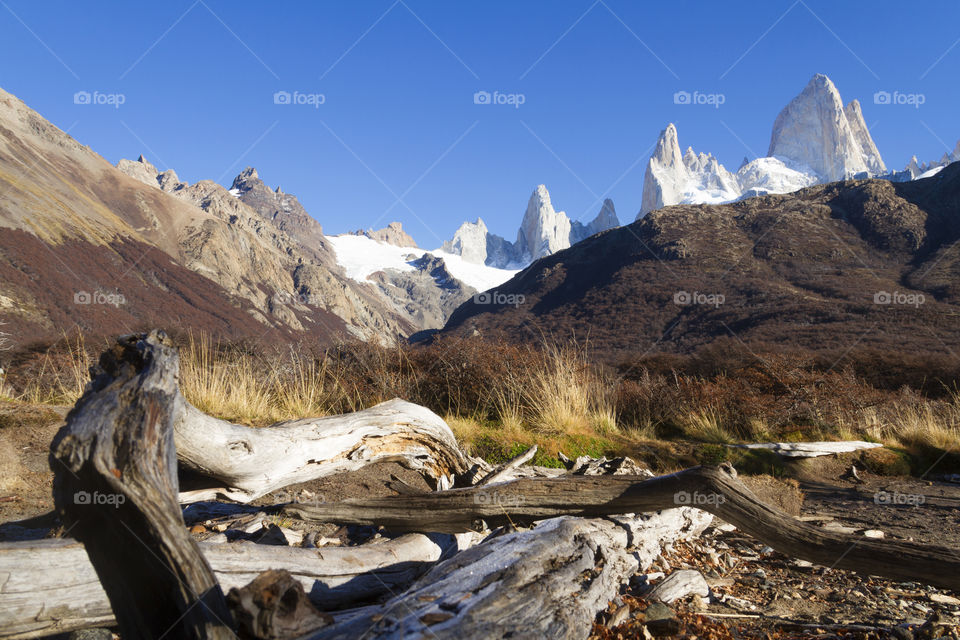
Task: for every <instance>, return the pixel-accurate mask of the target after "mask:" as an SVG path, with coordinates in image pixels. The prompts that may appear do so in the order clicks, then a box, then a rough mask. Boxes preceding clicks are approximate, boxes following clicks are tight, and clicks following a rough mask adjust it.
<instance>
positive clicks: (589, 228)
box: [570, 198, 620, 245]
mask: <svg viewBox="0 0 960 640" xmlns="http://www.w3.org/2000/svg"><path fill="white" fill-rule="evenodd" d="M619 226H620V219H619V218H617V212H616V209H614V207H613V200H611V199H610V198H607V199H606V200H604V201H603V205H601V207H600V212H599V213H597V216H596V217H595V218H594V219H593V220H591V221H590V222H589V223H587V224H586V225H584V224H582V223H580V222H578V221H574V222H572V223H571V230H570V244H571V245H574V244H576V243H578V242H580V241H581V240H585V239H586V238H589V237H590V236H592V235H596V234H598V233H600V232H601V231H606V230H607V229H614V228H616V227H619Z"/></svg>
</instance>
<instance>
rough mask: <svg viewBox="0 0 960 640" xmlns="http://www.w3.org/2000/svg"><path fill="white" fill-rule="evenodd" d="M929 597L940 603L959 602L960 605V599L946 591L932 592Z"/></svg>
mask: <svg viewBox="0 0 960 640" xmlns="http://www.w3.org/2000/svg"><path fill="white" fill-rule="evenodd" d="M927 598H928V599H929V600H931V601H933V602H938V603H940V604H957V605H960V599H958V598H954V597H953V596H948V595H946V594H945V593H931V594H930V595H929V596H927Z"/></svg>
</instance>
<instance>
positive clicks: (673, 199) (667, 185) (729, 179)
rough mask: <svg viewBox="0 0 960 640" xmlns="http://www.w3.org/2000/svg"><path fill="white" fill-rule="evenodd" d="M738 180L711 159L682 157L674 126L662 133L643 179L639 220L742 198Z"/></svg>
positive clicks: (688, 154)
mask: <svg viewBox="0 0 960 640" xmlns="http://www.w3.org/2000/svg"><path fill="white" fill-rule="evenodd" d="M740 193H741V188H740V184H739V182H738V180H737V177H736V176H735V175H733V174H732V173H730V172H729V171H727V169H726V168H725V167H724V166H723V165H722V164H720V163H719V162H718V161H717V159H716V158H714V157H713V156H712V155H709V154H705V153H700V154H699V155H697V154H695V153H694V151H693V148H691V147H688V148H687V152H686V153H685V154H683V155H681V154H680V142H679V139H678V136H677V128H676V127H675V126H674V124H673V123H672V122H671V123H670V124H668V125H667V128H666V129H664V130H663V131H661V132H660V137H659V138H658V139H657V146H656V148H654V151H653V154H652V155H651V156H650V160H649V161H648V162H647V170H646V173H645V174H644V179H643V200H642V203H641V209H640V216H638V217H642V216H644V215H646V214H647V213H649V212H650V211H653V210H654V209H660V208H661V207H665V206H668V205H671V204H681V203H685V204H686V203H696V204H711V203H712V204H717V203H721V202H730V201H731V200H736V199H737V198H739V197H740Z"/></svg>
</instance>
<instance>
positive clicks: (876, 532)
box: [863, 529, 884, 539]
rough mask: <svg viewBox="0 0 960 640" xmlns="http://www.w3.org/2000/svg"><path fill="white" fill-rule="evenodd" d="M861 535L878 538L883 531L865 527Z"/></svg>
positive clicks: (881, 535) (882, 534)
mask: <svg viewBox="0 0 960 640" xmlns="http://www.w3.org/2000/svg"><path fill="white" fill-rule="evenodd" d="M863 535H864V536H866V537H867V538H874V539H880V538H882V537H883V536H884V533H883V531H880V530H879V529H867V530H866V531H864V532H863Z"/></svg>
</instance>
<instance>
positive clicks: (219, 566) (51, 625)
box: [0, 534, 461, 639]
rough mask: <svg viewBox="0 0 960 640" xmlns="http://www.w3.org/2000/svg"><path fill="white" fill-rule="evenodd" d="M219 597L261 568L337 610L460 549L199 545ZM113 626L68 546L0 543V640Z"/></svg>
mask: <svg viewBox="0 0 960 640" xmlns="http://www.w3.org/2000/svg"><path fill="white" fill-rule="evenodd" d="M199 546H200V550H201V551H202V552H203V555H204V557H205V558H206V559H207V562H209V563H210V566H211V567H213V571H214V574H215V575H216V578H217V580H218V582H219V583H220V585H221V587H222V588H223V589H224V590H229V589H232V588H239V587H243V586H244V585H246V584H247V583H249V582H250V581H252V580H254V579H255V578H256V577H257V576H258V575H259V574H260V573H261V572H262V571H266V570H267V569H283V570H286V571H289V572H290V573H291V574H292V575H293V577H294V578H295V579H297V580H298V581H299V582H300V583H301V584H302V585H303V588H304V590H305V591H306V593H308V594H309V595H310V597H311V599H312V601H313V602H314V604H315V605H317V606H322V607H324V608H336V607H343V606H348V605H350V604H352V603H354V602H363V601H369V600H373V599H376V598H378V597H380V596H382V595H389V594H391V593H392V592H395V591H402V590H403V589H405V588H406V587H407V585H409V584H410V583H411V582H412V581H413V580H415V579H416V578H417V577H418V576H420V575H422V574H423V573H424V572H426V571H427V570H428V569H429V568H430V567H432V566H433V565H434V564H435V563H436V562H437V561H438V560H440V559H441V558H442V557H445V556H447V555H450V554H452V553H455V552H456V551H457V549H459V548H461V546H460V545H459V544H458V541H457V540H455V539H454V538H453V537H452V536H444V535H438V536H425V535H422V534H409V535H405V536H401V537H399V538H395V539H393V540H388V541H385V542H380V543H377V544H366V545H361V546H358V547H323V548H320V549H300V548H295V547H272V546H266V545H258V544H252V543H227V544H213V543H206V542H201V543H200V545H199ZM113 624H114V617H113V613H112V611H111V610H110V602H109V601H108V600H107V594H106V593H105V592H104V590H103V587H101V586H100V581H99V579H98V577H97V574H96V572H95V571H94V570H93V566H92V565H91V564H90V560H89V558H88V557H87V553H86V551H84V548H83V545H82V544H81V543H79V542H76V541H75V540H66V539H64V540H36V541H29V542H11V543H3V544H0V638H4V639H7V638H36V637H39V636H45V635H51V634H54V633H64V632H67V631H72V630H74V629H83V628H86V627H93V626H110V625H113Z"/></svg>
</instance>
